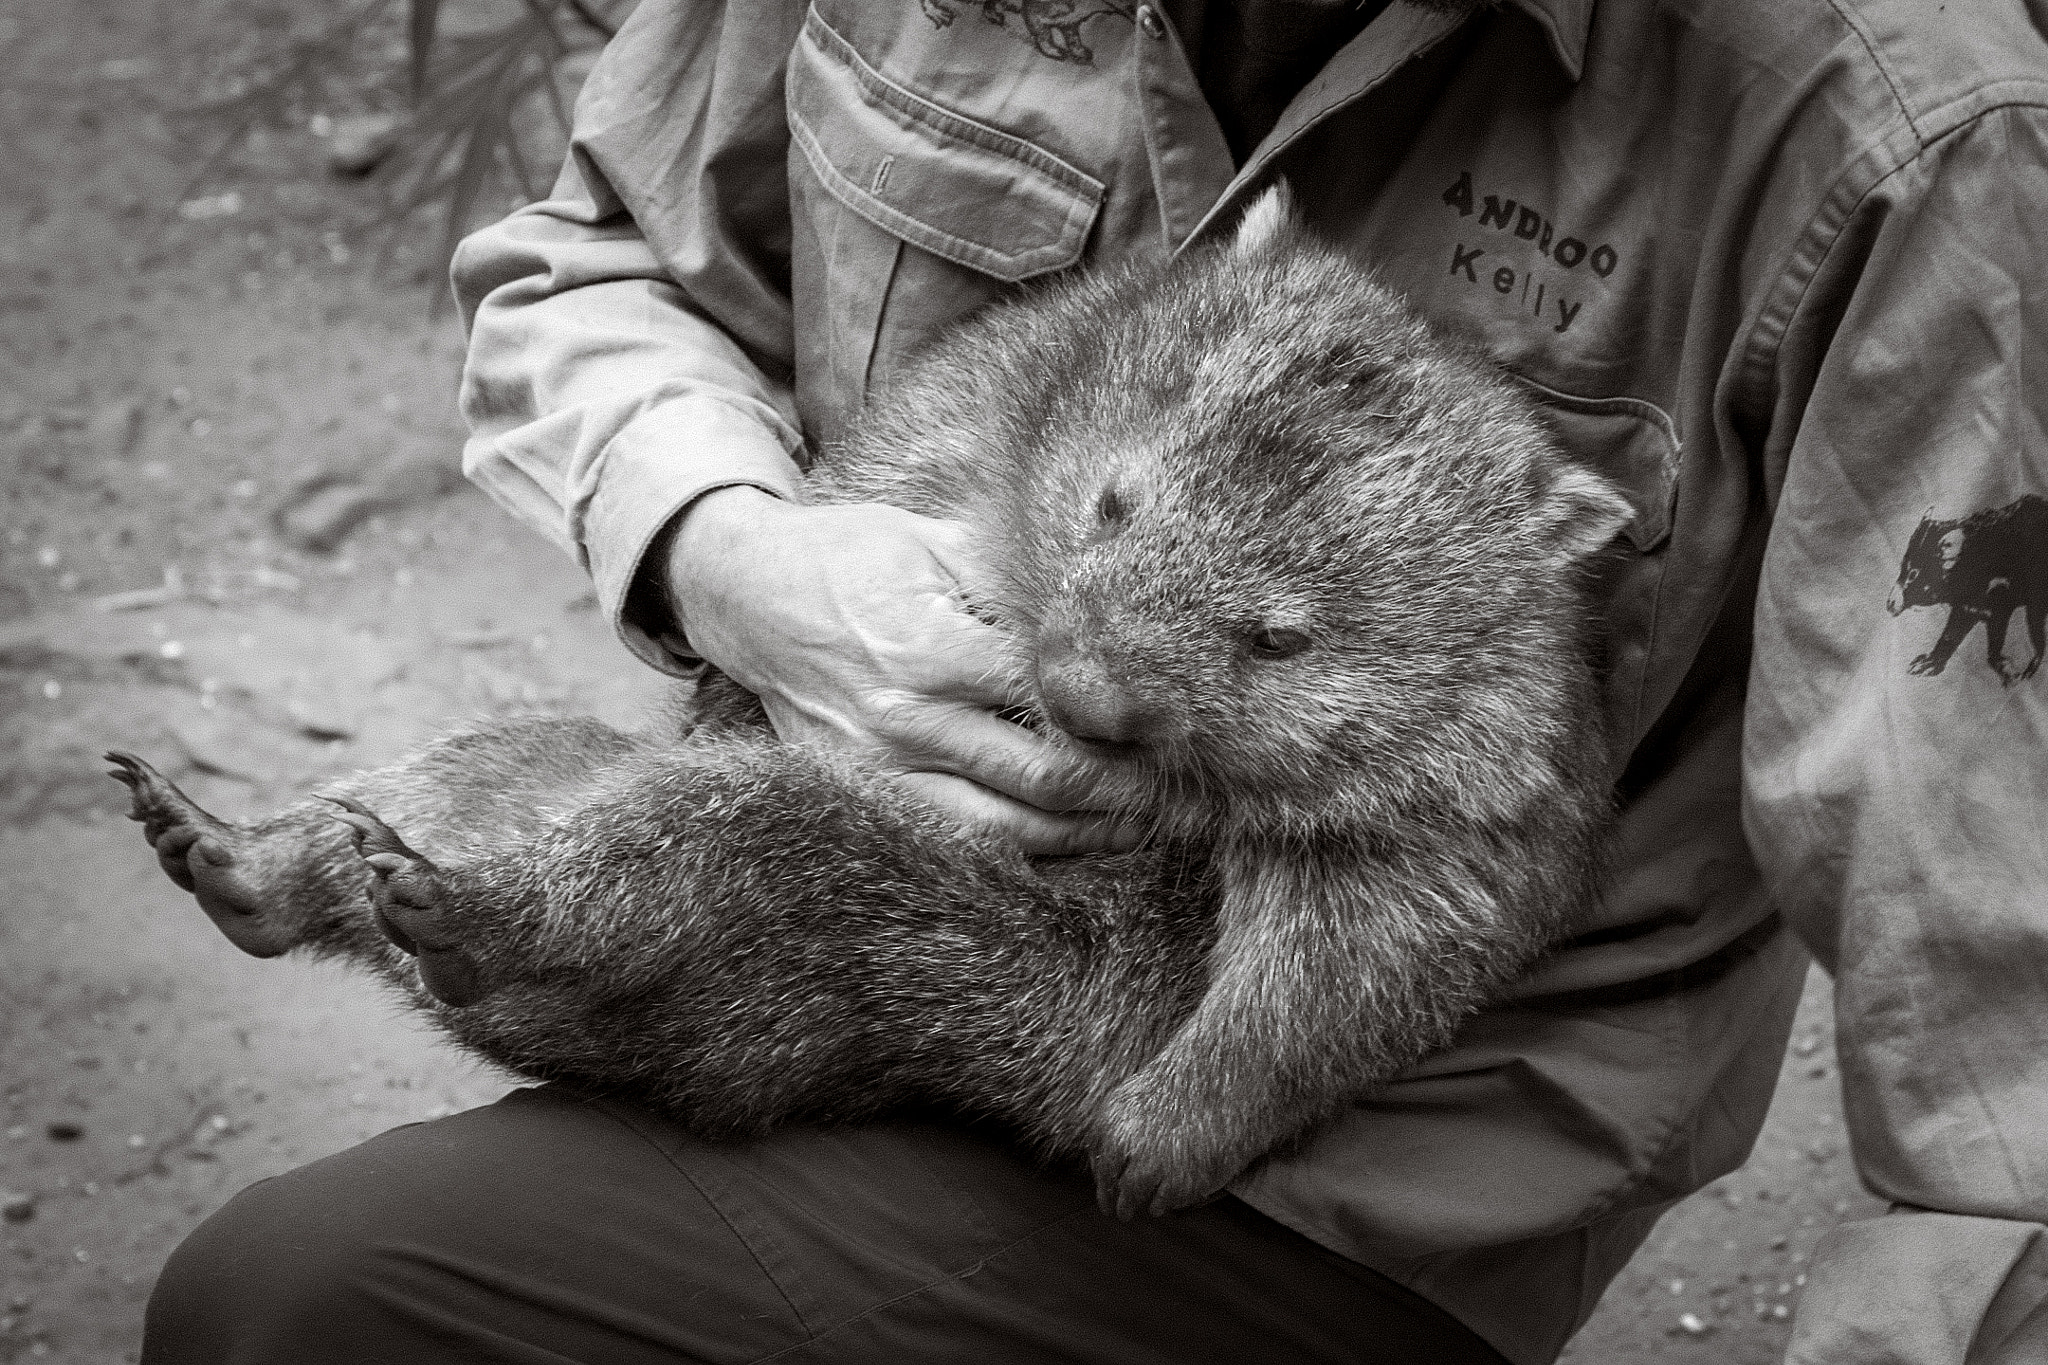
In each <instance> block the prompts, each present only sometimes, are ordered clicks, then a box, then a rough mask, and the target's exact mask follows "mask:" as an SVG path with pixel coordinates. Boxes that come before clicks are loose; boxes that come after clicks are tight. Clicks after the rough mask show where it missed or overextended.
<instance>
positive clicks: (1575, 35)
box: [1510, 0, 1593, 80]
mask: <svg viewBox="0 0 2048 1365" xmlns="http://www.w3.org/2000/svg"><path fill="white" fill-rule="evenodd" d="M1510 3H1511V4H1513V5H1514V7H1515V8H1516V9H1518V10H1520V11H1522V13H1524V14H1526V15H1528V16H1529V17H1530V18H1531V19H1534V20H1535V21H1536V22H1537V23H1538V24H1540V25H1542V27H1543V33H1544V36H1545V37H1547V38H1548V39H1549V40H1550V55H1551V56H1553V57H1555V58H1557V60H1558V63H1559V65H1561V66H1563V67H1564V69H1565V70H1566V71H1567V72H1569V73H1570V75H1571V78H1572V79H1573V80H1577V79H1578V78H1579V77H1580V75H1581V74H1583V73H1584V71H1585V69H1586V31H1587V30H1588V29H1590V28H1591V27H1592V26H1593V0H1510Z"/></svg>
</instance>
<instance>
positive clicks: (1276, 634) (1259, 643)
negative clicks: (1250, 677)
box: [1246, 626, 1311, 659]
mask: <svg viewBox="0 0 2048 1365" xmlns="http://www.w3.org/2000/svg"><path fill="white" fill-rule="evenodd" d="M1246 643H1247V644H1248V645H1250V646H1251V651H1252V657H1253V658H1257V659H1291V658H1293V657H1294V656H1295V655H1297V654H1299V653H1301V651H1303V650H1304V649H1307V648H1308V647H1309V644H1310V643H1311V642H1310V640H1309V638H1308V635H1307V633H1306V632H1305V631H1299V630H1289V629H1288V628H1287V627H1285V626H1262V627H1260V628H1259V629H1258V630H1255V631H1253V632H1252V633H1251V635H1250V636H1248V637H1247V638H1246Z"/></svg>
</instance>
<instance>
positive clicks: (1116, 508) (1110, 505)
mask: <svg viewBox="0 0 2048 1365" xmlns="http://www.w3.org/2000/svg"><path fill="white" fill-rule="evenodd" d="M1095 515H1096V516H1098V517H1101V518H1102V519H1103V520H1104V521H1106V522H1108V523H1109V524H1110V525H1112V526H1115V525H1117V524H1119V523H1121V522H1123V521H1125V520H1127V519H1128V518H1129V517H1130V515H1131V509H1130V508H1129V507H1128V506H1126V505H1125V504H1124V500H1123V498H1122V496H1121V495H1119V494H1118V493H1117V491H1116V487H1115V486H1114V485H1111V486H1110V487H1108V488H1105V489H1103V490H1102V496H1101V497H1099V498H1097V499H1096V500H1095Z"/></svg>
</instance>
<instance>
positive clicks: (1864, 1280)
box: [1785, 1208, 2048, 1365]
mask: <svg viewBox="0 0 2048 1365" xmlns="http://www.w3.org/2000/svg"><path fill="white" fill-rule="evenodd" d="M2040 1360H2048V1228H2043V1227H2042V1226H2041V1225H2040V1224H2038V1223H2023V1222H2015V1221H2011V1220H2008V1219H2003V1218H1977V1217H1970V1216H1966V1215H1963V1214H1947V1213H1932V1212H1927V1211H1923V1210H1916V1209H1904V1208H1899V1209H1895V1210H1894V1211H1893V1212H1891V1213H1889V1214H1886V1215H1884V1216H1883V1217H1880V1218H1871V1219H1867V1220H1864V1221H1862V1222H1857V1223H1844V1224H1843V1225H1842V1226H1840V1227H1838V1228H1836V1229H1834V1230H1833V1231H1832V1232H1830V1233H1828V1235H1827V1236H1826V1237H1824V1238H1822V1239H1821V1242H1820V1245H1819V1246H1817V1247H1816V1248H1815V1249H1814V1255H1813V1264H1812V1268H1811V1271H1810V1278H1809V1280H1808V1283H1807V1287H1806V1293H1805V1295H1804V1296H1803V1297H1802V1298H1801V1300H1800V1303H1799V1317H1798V1319H1797V1321H1796V1322H1795V1323H1794V1324H1793V1334H1792V1342H1791V1345H1790V1347H1789V1348H1788V1349H1787V1350H1786V1352H1785V1361H1786V1365H1965V1362H1966V1361H1967V1362H1968V1365H1980V1362H1981V1365H2022V1362H2032V1361H2040Z"/></svg>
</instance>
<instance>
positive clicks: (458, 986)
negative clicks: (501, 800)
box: [322, 796, 488, 1005]
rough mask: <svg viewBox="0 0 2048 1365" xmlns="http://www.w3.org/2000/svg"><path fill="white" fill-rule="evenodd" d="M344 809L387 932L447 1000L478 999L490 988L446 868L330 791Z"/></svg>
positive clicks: (436, 994) (452, 1002) (422, 978)
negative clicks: (456, 913)
mask: <svg viewBox="0 0 2048 1365" xmlns="http://www.w3.org/2000/svg"><path fill="white" fill-rule="evenodd" d="M322 799H323V800H327V801H332V802H333V803H334V804H335V805H336V806H339V807H340V808H341V809H340V810H339V811H338V812H337V813H336V814H335V817H334V818H335V819H337V820H339V821H341V822H342V823H343V824H344V825H347V826H348V827H349V831H350V833H351V834H352V835H353V836H354V838H355V844H356V852H357V853H359V854H361V855H362V859H363V862H364V863H365V864H367V865H368V866H369V869H370V871H371V872H372V873H373V874H375V876H374V880H373V881H372V882H371V883H370V901H371V904H372V906H373V907H374V908H375V910H376V915H377V927H378V928H379V929H381V930H383V931H384V936H385V937H386V938H388V939H390V940H391V941H392V942H393V943H395V944H397V945H398V946H399V947H400V948H403V949H404V950H405V951H406V952H408V953H410V954H412V955H413V956H414V957H415V958H417V959H418V960H419V971H420V984H421V985H423V986H425V987H426V988H427V990H428V991H429V992H431V993H432V994H433V996H434V998H435V999H437V1000H439V1001H441V1002H442V1003H443V1004H446V1005H472V1004H475V1003H476V1002H477V1001H478V1000H481V999H483V997H484V996H485V995H486V994H487V993H488V988H487V987H486V986H485V984H484V977H483V972H482V971H481V970H480V969H479V968H478V966H477V961H476V958H475V956H474V955H472V954H471V953H470V951H469V950H468V949H466V948H464V947H463V946H462V944H461V942H460V940H459V938H458V937H457V935H456V934H455V932H454V927H453V925H452V924H451V922H450V916H449V915H448V913H447V911H446V902H447V900H448V894H447V893H448V888H447V884H446V882H445V880H444V879H443V877H442V875H441V869H440V868H438V867H436V866H434V864H433V863H432V862H431V861H430V860H429V859H428V858H427V856H426V855H425V854H423V853H420V852H419V851H417V850H416V849H413V848H410V847H408V846H407V844H406V842H405V840H403V839H401V838H399V837H398V833H397V831H396V830H394V829H392V828H391V826H389V825H387V824H385V823H384V822H383V821H382V820H380V819H378V818H377V816H376V815H375V814H374V813H372V812H371V811H370V810H369V809H368V808H367V807H365V806H364V805H363V804H362V803H360V802H358V801H351V800H350V799H349V798H347V797H345V796H328V797H324V798H322Z"/></svg>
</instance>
